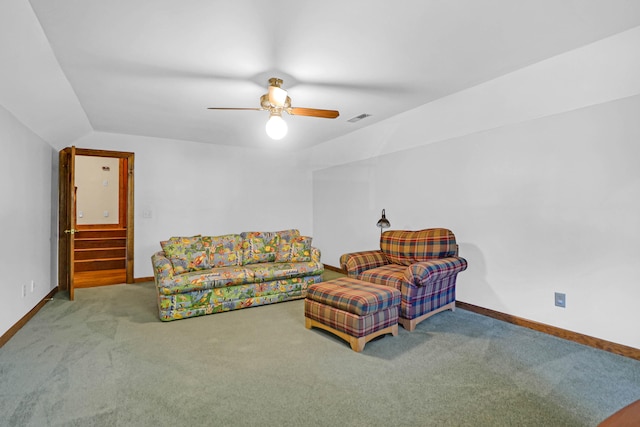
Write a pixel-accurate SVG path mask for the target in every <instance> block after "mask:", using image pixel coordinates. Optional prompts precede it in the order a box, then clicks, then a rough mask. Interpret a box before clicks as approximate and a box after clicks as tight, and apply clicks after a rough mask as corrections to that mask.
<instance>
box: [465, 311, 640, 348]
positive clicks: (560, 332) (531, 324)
mask: <svg viewBox="0 0 640 427" xmlns="http://www.w3.org/2000/svg"><path fill="white" fill-rule="evenodd" d="M456 307H457V308H461V309H463V310H468V311H472V312H474V313H477V314H481V315H483V316H487V317H492V318H494V319H498V320H502V321H503V322H508V323H512V324H514V325H518V326H522V327H525V328H529V329H533V330H534V331H538V332H543V333H545V334H549V335H553V336H555V337H558V338H562V339H565V340H569V341H574V342H577V343H578V344H583V345H587V346H589V347H594V348H597V349H599V350H604V351H608V352H609V353H614V354H618V355H620V356H624V357H629V358H631V359H635V360H640V349H637V348H634V347H629V346H626V345H622V344H617V343H614V342H611V341H606V340H603V339H600V338H595V337H592V336H589V335H584V334H581V333H579V332H573V331H569V330H567V329H562V328H558V327H555V326H551V325H546V324H544V323H539V322H535V321H533V320H527V319H523V318H521V317H517V316H512V315H510V314H506V313H501V312H499V311H494V310H491V309H488V308H484V307H479V306H477V305H473V304H469V303H466V302H462V301H456Z"/></svg>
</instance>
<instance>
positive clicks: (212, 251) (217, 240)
mask: <svg viewBox="0 0 640 427" xmlns="http://www.w3.org/2000/svg"><path fill="white" fill-rule="evenodd" d="M202 241H203V242H204V246H205V247H206V248H207V250H208V252H209V267H210V268H216V267H234V266H237V265H242V237H241V236H240V235H239V234H225V235H222V236H202Z"/></svg>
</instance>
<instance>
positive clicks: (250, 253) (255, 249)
mask: <svg viewBox="0 0 640 427" xmlns="http://www.w3.org/2000/svg"><path fill="white" fill-rule="evenodd" d="M240 235H241V236H242V238H243V241H242V265H248V264H257V263H261V262H274V261H275V260H276V250H277V248H278V242H279V241H280V236H278V235H277V234H276V233H274V232H265V231H251V232H243V233H241V234H240Z"/></svg>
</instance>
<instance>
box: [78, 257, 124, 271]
mask: <svg viewBox="0 0 640 427" xmlns="http://www.w3.org/2000/svg"><path fill="white" fill-rule="evenodd" d="M125 261H126V260H125V258H107V259H88V260H76V261H75V262H74V263H73V268H74V271H97V270H115V269H121V268H125V265H126V262H125Z"/></svg>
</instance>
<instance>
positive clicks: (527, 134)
mask: <svg viewBox="0 0 640 427" xmlns="http://www.w3.org/2000/svg"><path fill="white" fill-rule="evenodd" d="M638 45H640V30H639V29H635V30H633V31H630V32H626V33H622V34H620V35H619V36H616V37H613V38H610V39H607V40H604V41H601V42H598V43H594V44H593V45H589V46H586V47H584V48H582V49H578V50H576V51H573V52H569V53H568V54H566V55H562V56H560V57H557V58H552V59H551V60H547V61H545V62H544V63H540V64H535V65H533V66H531V67H528V68H526V69H523V70H520V71H518V72H516V73H512V74H510V75H508V76H505V77H503V78H500V79H497V80H495V81H492V82H488V83H486V84H484V85H480V86H477V87H475V88H472V89H470V90H468V91H465V92H461V93H458V94H456V95H454V96H453V97H450V98H449V99H443V100H440V101H436V102H434V103H431V104H428V105H426V106H423V107H421V108H419V109H416V110H414V111H411V112H408V113H406V114H403V115H399V116H396V117H394V118H392V119H390V120H389V121H386V122H382V123H380V124H378V125H374V126H371V127H369V128H366V129H363V130H362V131H358V132H354V133H352V134H350V135H347V136H346V137H344V138H341V139H340V140H339V141H338V140H335V141H330V142H328V143H326V144H324V146H321V147H317V148H315V149H313V150H311V152H310V153H308V154H309V156H310V158H312V159H313V161H314V162H315V164H316V167H317V170H316V171H315V172H314V174H313V181H314V183H313V185H314V200H313V204H314V210H313V215H314V217H313V220H314V222H313V224H314V237H315V239H316V241H317V242H318V244H319V245H320V247H321V248H322V249H323V258H324V261H325V262H326V263H328V264H331V265H335V266H338V265H339V256H340V254H342V253H344V252H349V251H353V250H363V249H372V248H376V247H378V237H379V230H378V229H377V228H376V227H375V223H376V221H377V220H378V218H379V217H380V210H381V209H382V208H385V209H386V211H387V217H388V219H389V220H390V221H391V224H392V228H394V229H402V228H406V229H420V228H427V227H440V226H441V227H448V228H451V229H452V230H453V231H454V232H455V233H456V236H457V238H458V241H459V243H460V246H461V248H460V249H461V255H462V256H464V257H465V258H467V259H468V261H469V269H468V270H467V271H466V272H464V273H462V274H460V276H459V286H458V293H457V298H458V299H459V300H461V301H465V302H468V303H471V304H476V305H479V306H482V307H487V308H490V309H493V310H497V311H501V312H504V313H508V314H512V315H515V316H519V317H523V318H526V319H530V320H534V321H537V322H542V323H546V324H550V325H554V326H557V327H560V328H564V329H568V330H572V331H575V332H579V333H583V334H587V335H591V336H594V337H598V338H601V339H605V340H609V341H613V342H617V343H620V344H624V345H629V346H632V347H635V348H640V328H638V325H640V312H639V311H638V310H637V301H639V300H640V286H638V284H639V282H640V263H639V262H638V260H639V259H640V247H639V245H638V242H639V241H640V168H639V167H638V166H637V163H638V160H639V159H640V143H639V141H640V120H638V117H640V95H638V93H639V92H640V51H639V50H638V49H637V46H638ZM533 71H535V73H534V72H533ZM576 82H578V83H576ZM580 88H583V90H580ZM480 95H482V96H480ZM481 98H483V99H484V109H483V108H482V104H481V103H479V101H478V100H479V99H481ZM554 101H557V102H554ZM427 113H428V114H427ZM456 121H458V122H459V123H460V128H457V127H456V126H455V123H456ZM337 144H340V145H341V146H343V147H344V150H343V152H342V155H341V156H339V155H336V154H335V151H334V150H336V148H337ZM349 160H351V161H349ZM331 164H333V166H330V165H331ZM326 166H329V167H326ZM555 291H558V292H564V293H566V294H567V307H566V308H565V309H561V308H557V307H554V304H553V302H554V299H553V296H554V292H555Z"/></svg>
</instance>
